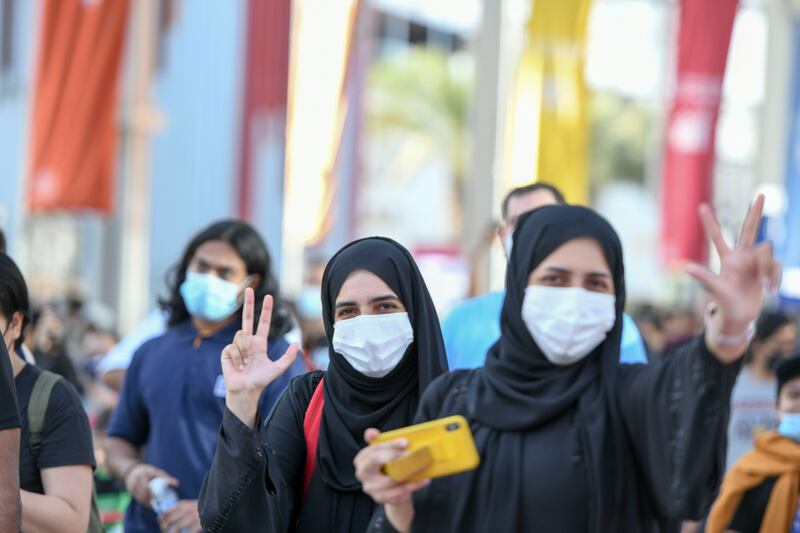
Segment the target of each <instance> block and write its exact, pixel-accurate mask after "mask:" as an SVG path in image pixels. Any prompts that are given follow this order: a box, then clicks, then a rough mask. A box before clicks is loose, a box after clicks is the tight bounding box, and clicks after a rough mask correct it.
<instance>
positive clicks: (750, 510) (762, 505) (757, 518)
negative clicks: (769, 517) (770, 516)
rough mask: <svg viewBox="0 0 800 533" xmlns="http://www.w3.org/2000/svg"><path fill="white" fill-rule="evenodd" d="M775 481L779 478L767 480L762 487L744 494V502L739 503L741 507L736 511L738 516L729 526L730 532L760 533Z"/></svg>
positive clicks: (735, 516)
mask: <svg viewBox="0 0 800 533" xmlns="http://www.w3.org/2000/svg"><path fill="white" fill-rule="evenodd" d="M775 481H777V478H774V477H773V478H767V479H765V480H764V482H763V483H761V484H760V485H757V486H755V487H753V488H752V489H750V490H748V491H747V492H745V493H744V496H742V501H741V502H739V507H738V508H737V509H736V514H735V515H734V516H733V520H732V521H731V523H730V525H729V526H728V529H729V530H733V531H736V532H738V533H751V532H752V533H758V531H759V530H760V529H761V521H762V520H764V513H765V512H766V510H767V504H768V503H769V498H770V496H771V495H772V489H773V487H774V486H775Z"/></svg>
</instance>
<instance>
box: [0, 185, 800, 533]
mask: <svg viewBox="0 0 800 533" xmlns="http://www.w3.org/2000/svg"><path fill="white" fill-rule="evenodd" d="M501 208H502V209H501V213H502V223H501V224H500V225H499V229H498V231H497V238H498V239H499V241H500V242H501V244H502V246H503V249H504V251H505V253H506V257H507V271H506V277H505V288H504V290H503V291H502V292H493V293H489V294H486V295H479V296H475V297H472V298H469V299H467V300H465V301H464V302H462V303H461V304H460V305H458V306H456V307H455V308H454V309H452V310H451V311H450V312H449V313H448V314H447V315H446V316H444V317H442V320H441V323H440V319H439V316H438V315H437V311H436V308H435V307H434V304H433V301H432V299H431V296H430V294H429V291H428V288H427V286H426V283H425V280H424V279H423V277H422V275H421V273H420V271H419V269H418V267H417V264H416V262H415V260H414V257H413V256H412V254H411V253H410V252H409V251H408V250H407V249H406V248H405V247H404V246H403V245H402V244H401V243H398V242H396V241H394V240H391V239H388V238H385V237H370V238H365V239H360V240H356V241H354V242H351V243H349V244H347V245H345V246H344V247H343V248H342V249H340V250H339V251H338V252H337V253H336V254H335V255H334V256H333V257H332V258H330V259H329V260H328V261H324V260H322V259H321V258H314V259H313V261H311V262H310V265H309V269H308V273H307V276H306V281H305V285H304V288H303V291H302V292H301V293H300V295H299V296H298V298H297V299H296V300H294V301H287V300H285V299H284V297H283V295H282V294H281V292H280V290H279V280H278V279H277V277H276V276H275V275H274V270H273V265H272V260H271V257H270V254H269V252H268V248H267V244H266V243H265V242H264V240H263V238H262V237H261V236H260V235H259V233H258V232H257V231H256V230H255V229H254V228H253V227H252V226H250V225H249V224H247V223H244V222H241V221H237V220H224V221H219V222H215V223H213V224H211V225H209V226H208V227H206V228H205V229H203V230H202V231H200V232H199V233H198V234H197V235H196V236H194V238H193V239H192V240H191V241H190V242H189V243H188V244H186V246H185V248H184V249H183V252H182V254H181V256H180V257H176V266H175V268H174V269H173V270H172V271H171V272H170V275H169V277H168V282H167V287H166V290H165V295H164V297H163V298H162V299H161V300H160V301H159V305H158V308H156V309H153V310H152V312H151V313H150V314H148V316H147V318H146V319H145V320H144V321H143V322H142V323H141V324H140V325H139V326H138V327H137V328H135V330H133V331H132V332H130V333H129V334H128V335H127V336H125V337H124V338H121V339H120V338H118V337H117V335H116V331H115V327H114V320H113V314H112V313H110V312H109V311H108V310H107V309H105V308H103V307H102V306H98V305H95V304H90V303H89V302H88V301H87V299H86V297H85V295H81V294H80V293H78V292H77V291H74V292H70V293H69V294H68V295H67V296H66V298H65V301H64V302H62V303H58V304H54V303H52V302H41V301H36V299H35V298H34V297H32V296H31V295H29V293H28V287H27V284H26V280H25V277H24V275H23V272H21V271H20V269H19V268H18V266H17V264H16V262H15V261H14V259H13V258H12V257H10V256H9V255H7V254H6V253H5V250H4V249H3V250H2V253H0V332H2V336H3V342H2V343H0V369H2V380H3V386H2V387H0V396H2V398H0V454H2V457H1V458H0V531H2V532H5V531H24V532H39V531H42V532H83V531H103V530H105V531H121V530H123V528H124V531H129V532H134V533H138V532H157V531H167V532H173V533H179V532H199V531H209V532H223V531H224V532H234V531H269V532H289V531H298V532H304V531H309V532H310V531H314V532H316V531H342V532H351V531H365V532H366V531H370V532H384V531H387V532H394V531H400V532H406V531H412V530H413V531H453V532H456V531H459V532H460V531H476V532H482V531H542V532H563V531H595V532H600V531H603V532H605V531H625V532H629V531H630V532H650V531H662V532H678V531H681V530H683V531H712V532H722V531H735V532H740V533H747V532H750V531H753V532H755V531H770V532H772V531H776V532H777V531H786V532H790V531H800V512H798V511H799V510H798V496H799V494H800V354H798V352H797V343H798V338H797V336H798V330H797V328H798V323H797V321H796V317H795V316H794V315H793V314H791V313H790V312H789V311H786V310H781V309H777V308H772V307H771V300H770V298H769V294H770V292H774V291H775V290H776V289H777V287H778V285H779V282H780V265H779V264H778V263H777V261H776V260H775V259H774V257H773V252H772V247H771V245H770V244H769V243H765V242H757V234H758V227H759V223H760V219H761V211H762V208H763V198H761V197H759V198H758V199H756V201H755V203H754V205H753V206H752V207H751V209H750V211H749V212H748V215H747V217H746V219H745V220H744V222H743V224H742V229H741V234H740V236H739V238H738V240H737V242H736V243H735V244H733V243H729V242H727V241H726V240H725V239H724V238H723V236H722V231H721V229H720V227H719V223H718V222H717V219H716V216H715V214H714V212H713V210H712V209H710V208H709V207H707V206H704V207H703V208H702V209H701V211H700V213H699V217H700V220H701V222H702V224H703V226H704V228H705V230H706V233H707V234H708V236H709V239H710V241H711V243H712V244H713V246H714V248H715V249H716V251H717V253H718V255H719V257H720V270H719V272H718V273H713V272H711V271H709V270H708V269H706V268H705V267H703V266H700V265H689V266H688V267H687V268H686V270H687V273H688V274H689V275H691V276H692V277H694V278H695V279H696V280H697V281H698V282H699V284H700V285H701V286H702V288H703V289H704V290H705V293H706V294H705V298H706V300H707V302H708V303H707V306H705V308H704V313H703V315H702V316H700V317H697V316H695V313H694V312H692V311H688V310H683V309H663V308H658V307H654V306H652V305H632V306H629V309H628V310H629V312H630V316H629V315H628V314H626V312H625V311H626V303H627V302H626V291H625V271H624V260H623V253H622V245H621V243H620V241H619V238H618V237H617V234H616V232H615V230H614V228H613V227H612V226H611V225H610V224H609V223H608V222H607V221H606V220H605V219H604V218H603V217H602V216H600V215H599V214H597V213H596V212H594V211H593V210H591V209H589V208H585V207H580V206H574V205H567V203H566V202H565V201H564V198H563V196H562V195H561V193H560V191H558V189H556V188H555V187H553V186H551V185H547V184H543V183H537V184H533V185H528V186H524V187H519V188H517V189H514V190H512V191H510V192H509V193H508V194H507V195H506V197H505V199H504V201H503V204H502V206H501ZM0 244H3V245H4V241H0ZM451 415H461V416H463V417H464V418H465V419H466V420H467V421H468V422H469V426H470V429H471V432H472V435H473V438H474V441H475V445H476V448H477V452H478V454H479V456H480V465H479V466H478V467H477V468H475V469H473V470H471V471H468V472H464V473H460V474H457V475H453V476H448V477H442V478H437V479H433V480H429V479H422V480H418V479H416V480H414V481H410V480H411V479H415V476H413V475H409V476H408V478H407V480H406V481H398V480H396V479H393V478H391V477H389V476H388V475H387V474H386V473H385V470H384V466H385V465H386V464H387V463H389V462H391V461H392V460H394V459H397V458H400V457H402V456H403V455H404V454H405V453H406V448H407V446H408V442H406V441H403V440H394V441H389V442H382V443H377V444H373V445H369V443H370V442H372V441H374V440H375V439H376V438H377V437H378V436H379V435H380V434H381V433H383V432H386V431H389V430H393V429H397V428H402V427H405V426H409V425H412V424H415V423H419V422H425V421H430V420H435V419H440V418H443V417H447V416H451ZM726 472H727V473H726Z"/></svg>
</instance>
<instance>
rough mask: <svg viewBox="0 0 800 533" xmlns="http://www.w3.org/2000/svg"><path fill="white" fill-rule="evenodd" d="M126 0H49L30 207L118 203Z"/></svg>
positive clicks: (44, 11)
mask: <svg viewBox="0 0 800 533" xmlns="http://www.w3.org/2000/svg"><path fill="white" fill-rule="evenodd" d="M128 3H129V2H128V0H94V1H85V0H44V1H43V5H42V18H41V25H40V32H39V49H38V63H37V66H36V79H35V83H36V85H35V93H34V101H33V113H32V129H31V137H30V143H31V144H30V159H29V165H28V175H27V203H28V208H29V209H30V210H31V212H35V213H41V212H48V211H55V210H96V211H100V212H103V213H109V212H110V211H111V210H112V208H113V204H114V171H115V163H116V156H117V151H116V148H117V136H118V123H117V109H118V106H117V101H118V93H119V78H120V67H121V63H122V51H123V44H124V41H125V30H126V27H127V21H128Z"/></svg>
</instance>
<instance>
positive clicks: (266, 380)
mask: <svg viewBox="0 0 800 533" xmlns="http://www.w3.org/2000/svg"><path fill="white" fill-rule="evenodd" d="M254 302H255V293H254V292H253V289H251V288H249V287H248V288H247V289H245V291H244V308H243V310H242V329H241V330H239V331H237V332H236V335H235V336H234V338H233V343H231V344H229V345H227V346H226V347H225V349H224V350H222V355H221V357H220V362H221V364H222V374H223V376H224V377H225V388H226V394H225V404H226V405H227V406H228V409H230V410H231V412H233V414H235V415H236V416H237V417H238V418H239V419H240V420H241V421H242V422H244V423H245V424H247V425H248V426H249V427H251V428H252V427H253V426H254V425H255V419H256V414H257V411H258V399H259V398H260V397H261V393H262V391H263V390H264V389H265V388H267V386H269V384H270V383H272V382H273V381H275V380H276V379H278V378H279V377H280V376H281V375H282V374H283V373H284V372H286V370H287V369H288V368H289V367H290V366H291V365H292V363H294V360H295V358H296V357H297V351H298V349H299V346H298V345H297V344H296V343H293V344H292V345H291V346H289V349H288V350H287V351H286V353H285V354H283V356H281V358H280V359H278V360H277V361H272V360H271V359H270V358H269V356H267V348H268V340H267V339H268V337H269V327H270V322H271V321H272V296H270V295H269V294H268V295H266V296H265V297H264V304H263V306H262V307H261V317H260V318H259V321H258V329H257V330H256V333H255V335H254V334H253V321H254V316H253V315H254V314H255V313H254V307H255V304H254Z"/></svg>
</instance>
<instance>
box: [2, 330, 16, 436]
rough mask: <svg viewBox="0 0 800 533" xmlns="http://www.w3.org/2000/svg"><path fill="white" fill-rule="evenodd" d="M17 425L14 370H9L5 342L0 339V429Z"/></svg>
mask: <svg viewBox="0 0 800 533" xmlns="http://www.w3.org/2000/svg"><path fill="white" fill-rule="evenodd" d="M18 427H20V426H19V408H18V407H17V388H16V387H15V386H14V372H13V370H11V360H10V359H9V358H8V351H7V350H6V343H5V342H2V341H0V431H2V430H4V429H11V428H18Z"/></svg>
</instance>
